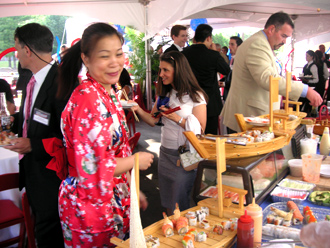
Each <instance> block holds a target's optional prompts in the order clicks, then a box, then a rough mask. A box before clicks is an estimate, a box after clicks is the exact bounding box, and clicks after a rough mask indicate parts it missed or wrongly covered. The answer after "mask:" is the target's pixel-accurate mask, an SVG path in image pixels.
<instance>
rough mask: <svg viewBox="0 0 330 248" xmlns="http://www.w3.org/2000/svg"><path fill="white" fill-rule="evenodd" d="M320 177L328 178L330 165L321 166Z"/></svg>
mask: <svg viewBox="0 0 330 248" xmlns="http://www.w3.org/2000/svg"><path fill="white" fill-rule="evenodd" d="M320 175H321V177H329V178H330V164H322V165H321V170H320Z"/></svg>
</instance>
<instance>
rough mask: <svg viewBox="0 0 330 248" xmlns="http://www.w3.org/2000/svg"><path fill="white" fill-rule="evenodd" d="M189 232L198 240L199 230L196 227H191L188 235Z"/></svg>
mask: <svg viewBox="0 0 330 248" xmlns="http://www.w3.org/2000/svg"><path fill="white" fill-rule="evenodd" d="M188 234H190V235H194V240H195V241H196V240H197V234H198V232H197V230H196V229H195V228H190V229H189V230H188V232H187V233H186V235H188Z"/></svg>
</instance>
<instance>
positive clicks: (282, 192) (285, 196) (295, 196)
mask: <svg viewBox="0 0 330 248" xmlns="http://www.w3.org/2000/svg"><path fill="white" fill-rule="evenodd" d="M308 194H309V192H308V191H298V190H291V189H285V188H281V187H276V188H275V189H274V190H273V191H272V193H270V196H271V198H272V200H273V202H287V201H293V202H295V203H297V204H300V203H302V202H303V201H304V200H306V198H307V196H308Z"/></svg>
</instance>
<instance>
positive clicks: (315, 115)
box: [311, 106, 319, 118]
mask: <svg viewBox="0 0 330 248" xmlns="http://www.w3.org/2000/svg"><path fill="white" fill-rule="evenodd" d="M318 115H319V113H318V110H317V107H314V106H313V107H312V111H311V117H314V118H316V117H317V116H318Z"/></svg>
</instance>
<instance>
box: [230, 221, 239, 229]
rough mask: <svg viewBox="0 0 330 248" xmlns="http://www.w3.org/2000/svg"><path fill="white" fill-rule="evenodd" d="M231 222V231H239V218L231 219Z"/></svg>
mask: <svg viewBox="0 0 330 248" xmlns="http://www.w3.org/2000/svg"><path fill="white" fill-rule="evenodd" d="M229 221H230V222H231V224H230V230H231V231H235V230H237V221H238V218H232V219H229Z"/></svg>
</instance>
